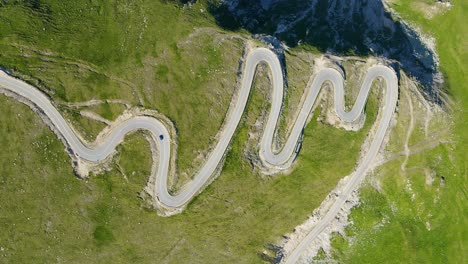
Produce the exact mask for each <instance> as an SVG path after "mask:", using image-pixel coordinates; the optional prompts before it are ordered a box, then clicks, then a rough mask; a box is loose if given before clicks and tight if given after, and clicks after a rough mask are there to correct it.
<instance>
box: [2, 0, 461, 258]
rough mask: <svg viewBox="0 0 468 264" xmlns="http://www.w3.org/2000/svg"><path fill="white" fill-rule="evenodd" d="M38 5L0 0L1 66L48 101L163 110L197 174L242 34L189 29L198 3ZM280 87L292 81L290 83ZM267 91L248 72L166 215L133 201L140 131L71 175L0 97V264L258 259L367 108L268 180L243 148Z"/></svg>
mask: <svg viewBox="0 0 468 264" xmlns="http://www.w3.org/2000/svg"><path fill="white" fill-rule="evenodd" d="M28 3H29V2H28ZM38 3H39V4H38V6H37V5H36V6H34V5H33V6H28V5H29V4H27V3H22V2H14V3H10V4H3V3H2V7H1V8H0V21H1V22H2V23H0V48H1V49H2V52H1V53H0V65H2V66H4V67H6V68H9V69H14V70H15V73H17V74H18V75H22V77H23V78H26V79H28V80H29V81H31V82H33V83H35V84H36V85H38V86H39V87H41V89H43V91H45V92H46V93H48V94H49V95H50V96H51V97H52V98H53V100H54V101H56V102H80V101H87V100H92V99H122V100H127V101H130V102H131V103H132V104H133V105H138V104H140V101H141V103H142V104H143V106H144V107H146V108H152V109H157V110H159V111H160V112H161V113H163V114H165V115H167V116H168V117H169V118H171V120H172V121H173V122H174V123H175V125H176V128H177V130H178V138H177V139H178V143H179V153H178V155H179V156H178V157H179V159H178V166H179V169H180V172H181V179H182V180H181V181H180V182H179V184H180V183H183V181H184V180H186V179H187V178H188V177H189V175H190V174H189V173H186V174H183V172H190V171H193V170H195V169H196V168H197V166H198V165H199V164H200V161H195V162H194V161H193V160H194V159H195V157H197V155H198V154H197V151H199V150H201V151H203V150H205V149H206V147H207V146H209V145H210V144H211V143H213V140H212V138H213V136H214V135H215V134H216V132H217V131H218V129H219V126H220V125H221V123H222V121H223V119H224V116H225V113H226V111H227V108H228V104H229V102H230V100H231V96H232V93H233V91H234V87H235V81H236V72H237V66H238V60H239V58H240V56H241V53H242V49H243V43H242V40H240V39H238V38H236V37H235V35H234V34H232V33H223V32H218V31H216V30H217V29H216V28H215V31H210V30H206V31H204V30H197V29H196V28H200V27H211V28H213V27H214V21H213V19H212V18H211V17H209V16H208V15H206V12H205V13H201V12H200V11H199V9H200V8H204V2H203V1H202V2H199V3H197V4H196V5H195V6H194V7H193V8H192V9H189V8H181V7H180V6H177V5H175V4H173V3H171V2H167V3H162V2H159V1H137V2H134V1H118V2H112V1H109V2H106V3H103V2H100V1H75V2H67V3H65V2H63V1H41V2H38ZM145 18H146V19H147V20H146V21H147V22H145ZM447 73H448V74H449V76H450V73H449V71H447ZM28 76H29V77H28ZM291 81H292V82H291V83H290V85H291V86H295V85H296V86H299V82H300V80H299V81H298V83H294V81H293V80H291ZM267 89H269V87H268V85H267V83H266V79H265V75H264V74H263V75H259V76H258V79H257V82H256V89H255V91H254V92H253V94H252V95H251V99H250V102H249V106H248V109H247V111H246V114H245V116H244V118H243V120H242V122H241V126H240V128H239V129H238V131H237V133H236V136H235V139H234V141H233V143H232V147H231V150H230V151H229V153H228V155H227V158H226V163H225V166H224V169H223V171H222V173H221V175H220V177H219V178H218V179H216V180H215V181H214V182H213V183H212V184H211V185H210V186H208V187H207V188H206V190H205V191H204V192H203V193H202V194H200V195H199V196H197V197H196V199H195V200H194V201H193V202H191V203H190V204H189V206H188V208H187V210H186V211H184V212H183V213H181V214H179V215H176V216H173V217H170V218H162V217H159V216H158V215H157V214H156V213H155V212H154V210H151V209H150V208H148V206H147V204H146V203H145V202H142V201H141V199H140V198H139V197H140V196H144V195H142V194H141V192H142V189H143V187H144V186H145V184H146V181H147V178H148V175H149V174H150V163H151V159H150V151H149V148H148V143H147V142H146V141H145V140H144V137H142V136H141V134H140V133H135V134H133V135H130V136H128V137H127V139H126V141H125V142H124V143H123V144H122V145H121V146H119V153H120V154H118V155H117V156H116V157H115V162H113V163H112V164H111V168H112V169H111V170H110V171H107V172H103V173H102V174H99V175H94V176H92V177H91V178H90V179H88V180H86V181H81V180H77V179H76V178H74V176H73V172H72V166H71V164H70V159H69V157H68V155H67V154H66V153H65V151H64V147H63V145H62V144H61V142H60V141H59V140H58V139H56V137H55V135H54V134H53V133H52V132H51V131H50V130H49V129H48V128H47V127H46V126H45V125H44V124H43V123H42V121H41V120H40V118H39V117H37V115H36V114H34V113H33V112H32V111H30V110H29V109H28V108H27V107H26V106H23V105H21V104H19V103H17V102H14V101H13V100H12V99H7V98H5V97H4V96H1V97H0V112H1V113H2V114H1V115H0V148H1V149H2V151H1V152H0V201H2V202H0V212H1V214H0V226H2V232H0V247H3V248H4V251H1V252H0V262H6V263H28V262H39V263H44V262H46V263H47V262H72V263H102V262H104V263H122V262H123V263H125V262H141V263H148V262H149V263H154V262H157V263H164V262H167V263H184V262H188V261H189V262H193V263H220V262H221V263H232V262H236V263H257V262H261V258H260V257H259V254H260V253H261V252H262V251H263V250H264V247H265V245H266V244H267V243H272V242H276V241H277V240H278V239H279V238H280V237H281V236H282V235H283V234H285V233H288V232H291V231H292V229H293V228H294V227H295V226H297V225H298V224H300V223H302V222H303V221H304V220H305V219H306V218H307V216H308V215H309V214H310V213H311V211H312V210H313V209H314V208H316V207H317V206H318V205H319V204H320V203H321V201H322V200H323V199H324V197H325V196H326V195H327V194H328V193H329V191H330V190H331V189H333V187H334V186H335V185H336V183H337V182H338V181H339V179H340V178H341V177H343V176H345V175H347V174H349V173H350V172H351V171H352V169H353V168H354V166H355V161H356V159H357V157H358V154H359V150H360V147H361V144H362V141H363V139H364V138H365V136H366V133H367V131H368V130H369V128H370V126H371V124H372V122H373V120H374V119H375V113H376V109H377V100H376V97H377V96H376V95H375V94H374V95H373V97H372V99H371V100H370V101H369V105H368V107H367V109H368V110H369V111H368V116H367V121H366V125H365V128H364V129H362V130H361V131H359V132H345V131H343V130H340V129H336V128H333V127H331V126H327V125H324V124H321V123H318V122H316V121H315V119H316V118H313V119H312V122H311V123H310V124H309V125H308V127H307V128H306V129H305V137H304V141H303V147H302V150H301V153H300V155H299V157H298V159H297V162H296V165H295V168H294V171H293V172H292V173H291V174H290V175H278V176H275V177H271V178H269V177H267V178H265V177H262V176H260V175H259V174H258V172H257V171H255V170H254V169H253V168H252V165H251V164H250V163H249V162H248V161H247V159H246V157H245V153H244V152H245V149H246V148H248V143H247V142H248V138H249V135H248V133H249V132H250V131H252V127H253V126H254V123H255V121H256V120H257V119H258V118H259V116H261V113H262V112H263V111H264V110H265V109H267V108H268V102H267V100H266V98H267ZM298 90H300V88H298ZM181 106H182V107H181ZM60 109H61V112H62V113H64V114H65V115H67V112H70V113H69V118H70V119H71V122H72V123H73V124H76V127H78V128H79V129H81V130H83V132H86V133H87V134H88V136H89V139H92V137H93V136H95V134H96V133H97V132H99V130H100V129H101V128H102V124H99V123H96V122H95V121H87V122H85V121H82V120H81V119H82V117H79V116H78V115H77V113H76V111H77V110H76V109H74V108H73V109H72V108H70V107H66V106H63V104H61V108H60ZM86 109H87V110H93V111H95V112H97V113H98V114H100V115H102V116H103V117H105V118H107V119H114V118H115V117H117V116H118V114H119V113H120V112H121V111H122V110H123V109H122V108H119V107H113V106H111V105H106V104H103V105H100V106H96V107H89V108H86ZM18 114H19V115H18ZM317 114H318V113H316V115H317ZM460 131H461V130H460ZM332 139H338V140H332ZM336 149H340V150H341V151H339V152H336ZM197 162H198V163H197ZM330 168H332V169H330ZM459 175H460V174H459ZM447 187H448V184H447Z"/></svg>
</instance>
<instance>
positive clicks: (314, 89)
mask: <svg viewBox="0 0 468 264" xmlns="http://www.w3.org/2000/svg"><path fill="white" fill-rule="evenodd" d="M262 62H263V63H266V64H267V65H268V66H269V67H270V70H271V76H272V86H273V90H272V93H271V109H270V113H269V116H268V121H267V123H266V127H265V129H264V133H263V136H262V139H261V142H260V153H259V156H260V159H261V161H262V162H263V163H264V164H265V165H267V166H269V167H274V168H277V169H286V168H288V167H289V166H290V165H291V163H292V161H293V160H294V158H295V156H296V154H297V153H296V151H295V150H296V147H297V144H298V141H299V138H300V136H301V133H302V130H303V128H304V126H305V125H306V122H307V118H308V116H309V114H310V112H311V109H312V107H313V105H314V103H315V101H316V99H317V96H318V94H319V92H320V89H321V87H322V84H323V83H324V82H330V83H331V84H332V85H333V87H334V104H335V111H336V114H337V115H338V117H339V118H340V119H341V120H343V121H345V122H352V121H355V120H357V119H358V118H359V117H360V116H361V114H362V113H363V109H364V106H365V104H366V101H367V98H368V94H369V90H370V88H371V84H372V82H373V80H374V79H376V78H378V77H380V78H383V79H384V80H385V82H386V91H385V103H384V107H383V113H382V115H381V119H380V123H379V126H378V128H377V130H376V133H375V136H374V139H373V140H372V143H371V145H370V148H369V150H368V152H367V153H366V155H365V157H364V159H363V160H362V162H361V163H360V164H359V165H358V167H357V169H356V171H355V172H354V173H353V175H352V177H351V178H350V180H349V181H348V183H347V185H346V186H345V189H344V191H343V192H342V194H341V195H340V197H339V198H338V200H337V202H336V203H335V204H334V205H333V206H332V208H331V209H330V210H329V211H328V213H327V214H326V215H325V217H324V218H323V219H322V220H321V221H320V222H319V223H318V224H317V225H316V226H315V228H314V229H313V230H312V231H311V232H310V233H309V234H308V236H307V237H306V238H305V239H304V240H303V241H302V242H301V244H300V245H299V246H298V247H297V248H296V250H295V251H294V252H292V254H290V255H289V256H287V257H288V259H287V260H286V263H295V262H296V261H297V260H298V259H299V258H300V255H301V253H302V252H303V250H304V249H305V248H306V247H307V245H308V244H309V243H310V242H311V241H312V240H313V239H314V238H315V237H316V236H317V235H318V234H319V233H320V232H321V231H322V230H323V229H324V228H325V227H326V225H327V223H328V222H329V221H330V220H331V219H333V217H335V216H336V214H337V213H338V212H339V210H340V209H341V207H342V205H343V203H344V202H345V201H346V199H347V197H348V196H349V195H350V194H351V192H352V191H353V190H355V188H356V186H357V185H358V184H359V183H360V182H361V180H362V179H363V177H364V176H365V173H366V170H367V168H368V167H369V164H370V163H371V162H372V160H373V159H374V157H375V156H376V155H377V153H378V151H379V149H380V147H381V146H382V143H383V140H384V136H385V133H386V131H387V129H388V127H389V124H390V120H391V117H392V114H393V113H394V111H395V107H396V103H397V98H398V78H397V76H396V74H395V72H394V71H393V70H392V69H390V68H388V67H386V66H383V65H376V66H372V67H370V68H369V69H368V72H367V75H366V76H365V78H364V81H363V84H362V86H361V90H360V92H359V95H358V97H357V100H356V102H355V104H354V106H353V108H352V110H351V111H349V112H346V111H345V108H344V95H345V91H344V79H343V76H342V75H341V73H339V72H338V71H337V70H334V69H331V68H329V69H324V70H321V71H320V72H318V73H317V75H316V77H315V79H314V80H313V82H312V84H311V85H310V86H309V87H307V89H306V93H307V97H306V100H305V102H304V104H303V106H302V109H301V111H300V113H299V115H298V116H297V118H296V121H295V123H294V126H293V128H292V131H291V133H290V135H289V138H288V139H287V141H286V144H285V145H284V147H283V148H282V150H281V151H280V152H279V153H274V152H273V150H272V144H273V137H274V132H275V129H276V126H277V122H278V118H279V115H280V111H281V107H282V104H283V88H284V83H283V72H282V68H281V64H280V62H279V60H278V58H277V56H276V55H275V54H274V53H273V52H272V51H270V50H268V49H265V48H257V49H254V50H252V51H251V52H250V53H249V54H248V55H247V58H246V62H245V68H244V72H243V76H242V82H241V87H240V90H239V91H238V94H237V96H236V102H235V104H234V105H233V106H232V107H231V108H230V109H229V111H228V115H227V117H226V119H225V120H226V121H225V123H224V124H223V128H222V130H221V131H220V134H219V137H218V138H219V141H218V143H217V144H216V146H215V148H214V150H213V151H212V152H211V153H210V155H209V157H208V158H207V160H206V162H205V163H204V165H203V166H202V168H201V169H200V170H199V171H198V172H197V173H196V175H195V176H194V177H193V180H192V181H190V182H189V183H187V184H186V185H185V186H184V187H183V188H182V189H181V191H180V192H179V193H178V194H176V195H171V194H169V192H168V187H167V182H168V175H169V166H170V161H171V157H170V156H171V138H170V134H169V132H168V129H167V128H166V126H165V125H164V124H163V123H162V122H161V121H159V120H158V119H156V118H153V117H149V116H136V117H133V118H130V119H128V120H126V121H123V122H122V123H120V124H119V125H118V126H116V127H115V128H114V129H113V130H112V131H111V132H110V133H109V134H108V135H107V136H106V138H104V140H103V141H102V143H101V144H100V145H98V146H96V147H94V148H90V147H88V146H86V145H85V144H84V143H83V142H82V141H81V140H80V139H79V138H78V137H77V135H76V134H75V132H74V131H73V129H72V128H71V127H70V125H69V124H68V123H67V122H66V121H65V119H64V118H63V116H62V115H61V114H60V113H59V112H58V111H57V109H56V108H55V107H54V106H53V105H52V103H51V101H50V99H49V98H48V97H47V96H46V95H44V94H43V93H42V92H41V91H39V90H38V89H37V88H35V87H33V86H31V85H29V84H27V83H25V82H23V81H21V80H18V79H15V78H13V77H11V76H9V75H8V74H7V73H5V72H3V71H0V91H3V92H4V93H5V91H9V92H12V93H14V94H16V95H17V96H20V97H22V98H24V99H26V100H27V101H29V102H30V103H32V104H34V105H35V106H36V107H37V108H38V109H40V110H41V111H42V113H43V114H44V115H45V116H47V117H48V118H49V119H50V121H51V123H52V125H53V126H54V127H55V129H56V130H57V131H58V133H60V134H61V136H62V137H63V138H64V139H65V141H66V144H67V145H68V148H69V150H71V151H72V152H73V154H75V155H76V156H78V157H79V158H81V159H85V160H87V161H90V162H96V163H98V162H101V161H103V160H104V159H105V158H106V157H108V156H109V155H111V154H112V152H113V151H114V149H115V147H116V146H117V145H118V144H119V143H120V142H122V140H123V139H124V137H125V135H127V134H128V133H130V132H132V131H135V130H147V131H149V132H150V134H151V139H152V140H153V141H154V142H155V143H156V146H157V148H158V150H159V155H158V160H155V161H154V162H157V164H158V167H157V171H156V175H155V176H156V177H155V179H156V181H155V186H154V187H155V188H154V190H155V193H154V197H157V198H158V199H159V201H160V202H161V203H162V204H163V205H164V206H166V207H168V208H183V206H185V205H186V204H187V203H188V202H189V201H190V200H191V199H192V198H193V197H194V196H195V195H197V194H198V193H199V192H200V191H201V189H202V188H203V187H204V186H205V185H206V183H207V182H208V180H209V179H210V177H211V176H212V175H213V174H214V173H215V171H216V169H217V168H218V166H220V163H221V161H222V158H223V156H224V154H225V152H226V149H227V148H228V146H229V143H230V142H231V139H232V137H233V135H234V132H235V131H236V128H237V126H238V124H239V121H240V119H241V117H242V114H243V112H244V109H245V107H246V104H247V101H248V97H249V94H250V90H251V87H252V82H253V80H254V76H255V72H256V67H257V65H258V64H259V63H262ZM5 94H7V95H8V93H5ZM337 151H339V150H337Z"/></svg>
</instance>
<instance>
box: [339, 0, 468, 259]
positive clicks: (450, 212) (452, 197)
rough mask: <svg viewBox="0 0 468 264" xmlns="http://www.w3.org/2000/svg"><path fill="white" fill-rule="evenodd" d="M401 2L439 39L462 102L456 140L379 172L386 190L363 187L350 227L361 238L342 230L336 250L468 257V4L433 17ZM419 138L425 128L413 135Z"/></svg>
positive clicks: (448, 86) (359, 254)
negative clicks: (404, 168)
mask: <svg viewBox="0 0 468 264" xmlns="http://www.w3.org/2000/svg"><path fill="white" fill-rule="evenodd" d="M393 2H394V4H393V5H392V7H393V8H395V9H396V10H397V11H398V12H399V13H400V14H401V15H402V16H403V18H404V19H407V20H409V21H411V22H413V23H416V24H418V25H420V26H421V27H422V29H423V31H424V32H426V33H430V34H432V35H434V36H435V38H436V42H437V52H438V54H439V55H440V60H441V69H442V71H443V72H444V74H445V77H446V83H445V86H444V89H445V90H446V91H447V92H448V93H449V94H450V95H451V97H452V99H453V100H454V101H455V105H454V106H453V109H452V110H451V113H452V115H453V120H454V124H453V126H451V141H452V142H451V143H449V144H443V145H439V146H438V147H436V148H435V149H432V150H428V151H426V152H423V153H420V154H418V155H414V156H411V157H410V158H409V160H408V164H407V168H408V170H407V172H406V173H404V172H402V171H401V170H400V166H401V164H402V162H403V160H404V159H403V158H400V159H396V160H394V161H392V162H390V163H388V164H385V165H384V166H382V167H381V168H380V169H379V170H378V171H377V172H376V173H375V175H374V176H373V177H377V179H378V180H379V181H380V182H381V190H377V189H376V188H374V187H371V186H372V185H371V184H368V185H367V186H366V187H365V188H363V189H362V190H361V205H360V206H359V207H358V208H357V209H355V210H353V211H352V213H351V220H352V221H353V224H352V225H351V226H350V227H349V228H348V229H347V231H346V233H347V235H348V236H351V237H353V243H349V242H348V241H347V240H344V239H343V238H342V237H341V236H339V235H337V236H335V238H334V242H333V246H334V250H333V254H332V256H333V258H335V259H336V260H338V261H339V262H343V263H463V262H466V259H467V258H468V256H467V255H466V252H467V238H468V234H467V228H466V227H467V221H466V219H467V214H468V212H467V195H466V189H467V187H466V186H467V185H466V179H467V177H466V176H467V171H466V161H467V160H468V159H467V154H466V148H467V147H468V145H467V134H466V131H467V129H468V127H467V123H466V113H467V106H468V93H467V92H466V89H465V86H466V85H465V84H466V82H467V79H466V68H465V67H464V64H463V62H464V61H466V59H468V58H467V48H468V43H467V39H466V37H465V36H466V35H467V34H468V30H467V25H466V23H465V22H464V21H465V20H466V19H465V16H466V14H467V11H468V5H467V4H466V2H464V1H453V7H452V8H451V9H450V11H448V12H446V13H444V14H439V15H437V16H436V17H434V18H433V19H427V18H426V17H425V16H424V15H423V14H422V13H421V10H418V9H415V8H414V7H413V5H412V3H413V1H406V0H401V1H393ZM402 115H404V114H403V113H402ZM417 122H418V121H417ZM398 126H400V124H399V125H398ZM447 127H450V126H449V125H448V124H447V120H445V121H443V120H437V119H436V120H433V122H432V125H431V128H430V129H431V133H436V132H438V131H441V130H443V129H446V128H447ZM398 130H399V129H398V127H397V128H396V129H395V130H394V132H392V134H393V135H394V136H395V135H396V134H395V133H396V132H398ZM416 133H418V132H416ZM417 138H420V135H418V136H413V137H412V139H411V140H413V141H414V140H415V139H417ZM394 144H395V141H394V143H393V145H394ZM391 145H392V144H391ZM390 147H391V146H390ZM400 148H401V146H400ZM427 171H429V172H431V173H433V175H434V177H435V179H434V182H433V183H432V185H430V184H426V182H425V177H426V173H427ZM442 177H443V178H442ZM413 195H414V196H413Z"/></svg>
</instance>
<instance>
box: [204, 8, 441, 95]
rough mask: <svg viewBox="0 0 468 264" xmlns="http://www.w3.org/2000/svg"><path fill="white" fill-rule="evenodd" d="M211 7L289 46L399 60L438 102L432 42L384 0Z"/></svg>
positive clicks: (233, 23)
mask: <svg viewBox="0 0 468 264" xmlns="http://www.w3.org/2000/svg"><path fill="white" fill-rule="evenodd" d="M210 10H211V12H212V13H213V14H214V16H215V17H216V18H217V20H218V23H219V24H220V25H221V26H224V27H227V28H229V29H235V28H238V27H242V28H245V29H247V30H249V31H250V32H252V33H261V34H269V35H272V36H274V37H276V38H278V39H280V40H281V41H284V42H286V43H287V45H289V46H296V45H300V44H310V45H312V46H315V47H317V48H319V49H320V50H321V51H322V52H330V53H333V54H336V55H359V56H368V55H373V56H380V57H385V58H388V59H391V60H397V61H399V62H400V64H401V67H402V69H403V70H404V71H405V72H406V73H407V74H409V75H410V76H412V77H414V78H415V79H417V80H418V81H419V82H420V83H421V84H422V85H423V87H424V88H425V89H424V90H425V92H426V95H427V97H428V98H429V99H431V100H433V101H438V88H439V86H440V84H441V83H442V77H441V74H440V73H439V72H438V58H437V55H436V53H435V51H434V50H433V45H431V44H430V43H428V41H427V39H426V38H424V37H422V36H421V34H419V33H418V31H416V30H415V29H413V28H412V27H410V26H409V25H408V24H407V23H405V22H403V21H402V20H401V19H400V18H398V17H395V15H392V12H391V10H389V8H388V7H386V6H385V3H384V2H382V0H309V1H304V0H248V1H247V0H224V1H223V2H222V3H221V4H220V5H218V6H212V7H211V8H210Z"/></svg>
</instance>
